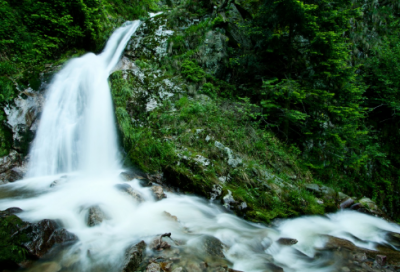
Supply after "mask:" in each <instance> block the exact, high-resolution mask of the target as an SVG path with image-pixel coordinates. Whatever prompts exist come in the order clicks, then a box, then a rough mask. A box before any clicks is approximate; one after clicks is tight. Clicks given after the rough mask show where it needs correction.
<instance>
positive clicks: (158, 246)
mask: <svg viewBox="0 0 400 272" xmlns="http://www.w3.org/2000/svg"><path fill="white" fill-rule="evenodd" d="M164 237H169V238H171V233H165V234H162V235H160V236H158V237H156V238H154V239H153V241H151V243H150V245H149V247H150V248H151V249H153V250H164V249H168V248H170V247H171V245H170V244H169V243H168V242H167V241H165V240H164V239H163V238H164ZM171 241H172V240H171Z"/></svg>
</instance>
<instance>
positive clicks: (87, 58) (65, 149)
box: [0, 21, 400, 272]
mask: <svg viewBox="0 0 400 272" xmlns="http://www.w3.org/2000/svg"><path fill="white" fill-rule="evenodd" d="M139 25H140V22H138V21H135V22H131V23H128V24H126V25H125V26H123V27H121V28H119V29H118V30H116V31H115V32H114V34H113V35H112V36H111V38H110V40H109V41H108V43H107V46H106V48H105V49H104V51H103V52H102V53H101V54H99V55H95V54H86V55H84V56H82V57H80V58H76V59H73V60H71V61H70V62H69V63H67V64H66V65H65V67H64V68H63V69H62V70H61V71H60V72H59V73H58V74H57V75H56V76H55V78H54V80H53V82H52V83H51V85H50V87H49V89H48V92H47V97H46V103H45V108H44V111H43V115H42V117H41V121H40V126H39V129H38V133H37V135H36V138H35V140H34V143H33V147H32V150H31V153H30V165H29V171H28V174H27V177H26V178H25V179H24V180H21V181H18V182H15V183H13V184H9V185H5V186H3V187H2V188H4V190H16V191H18V190H19V191H22V192H30V193H29V194H25V195H20V196H18V197H14V198H9V199H3V200H1V201H0V209H6V208H8V207H12V206H14V207H20V208H22V209H23V210H24V212H23V213H22V214H21V217H22V218H23V219H25V220H28V221H38V220H41V219H44V218H46V219H55V220H59V221H60V222H62V224H63V226H64V227H65V228H66V229H67V230H68V231H70V232H72V233H74V234H76V235H77V236H78V237H79V242H77V243H76V244H75V245H74V246H72V248H70V249H69V250H68V251H67V252H64V258H71V256H73V255H74V254H75V255H76V254H78V255H79V258H80V269H81V270H82V271H88V270H90V269H91V267H98V266H97V265H100V266H103V267H108V268H107V269H106V271H112V270H113V269H115V270H118V269H119V268H120V264H121V263H122V259H123V256H124V250H125V249H126V248H127V247H128V246H130V245H132V244H134V243H135V242H138V241H140V240H145V241H146V242H150V241H151V240H152V239H153V238H154V237H155V235H159V234H161V233H166V232H171V233H172V237H173V238H174V239H176V240H180V241H183V243H184V244H185V245H186V247H188V248H194V249H195V248H196V247H198V246H197V245H198V243H199V236H200V235H211V236H214V237H216V238H218V239H220V240H221V241H222V242H223V244H224V245H226V247H225V249H224V250H225V255H226V257H227V259H228V260H229V261H230V262H231V263H232V268H234V269H237V270H242V271H247V272H251V271H255V272H256V271H260V272H261V271H267V270H266V263H269V262H275V263H276V264H277V265H280V266H282V267H284V269H285V271H331V270H332V269H333V266H332V265H331V266H326V259H327V258H328V259H329V258H332V256H328V257H326V258H325V259H324V258H319V259H316V260H312V261H311V262H310V259H312V258H313V257H314V254H315V252H316V248H321V247H323V245H324V243H325V242H326V238H325V237H324V235H332V236H337V237H342V238H345V239H348V240H350V241H352V242H354V243H355V244H356V245H358V246H361V247H365V248H369V249H373V248H374V247H375V245H376V244H377V243H386V240H385V234H386V232H387V231H392V232H400V228H399V227H398V226H397V225H395V224H390V223H388V222H386V221H384V220H382V219H378V218H374V217H371V216H367V215H364V214H360V213H356V212H351V211H342V212H339V213H336V214H331V215H328V216H327V217H317V216H312V217H301V218H297V219H290V220H285V221H282V222H281V223H280V225H279V226H277V227H275V228H268V227H266V226H264V225H261V224H254V223H250V222H247V221H245V220H243V219H240V218H238V217H236V216H234V215H232V214H228V213H226V212H225V211H224V210H223V209H222V208H221V207H220V206H219V205H214V204H212V203H210V202H208V201H206V200H204V199H201V198H198V197H194V196H186V195H178V194H173V193H166V194H167V198H166V199H163V200H161V201H156V200H155V199H154V197H153V196H152V194H151V192H150V189H149V188H145V187H142V186H140V184H139V181H138V180H133V181H131V182H129V184H130V185H131V186H132V187H133V188H134V189H135V190H136V191H138V192H140V193H141V194H142V196H143V198H144V199H145V201H144V202H143V203H138V202H136V201H134V200H133V199H132V197H131V196H129V195H128V194H126V193H124V192H121V191H119V190H117V189H116V188H115V185H116V184H119V183H122V181H121V179H120V177H119V174H120V172H121V165H120V157H119V153H118V146H117V134H116V124H115V120H114V115H113V106H112V99H111V95H110V90H109V85H108V82H107V79H108V76H109V75H110V73H111V72H112V71H113V69H114V67H115V66H116V65H117V63H118V61H119V59H120V56H121V54H122V52H123V50H124V48H125V46H126V44H127V42H128V40H129V38H130V36H131V35H132V34H133V33H134V32H135V31H136V29H137V28H138V27H139ZM64 175H67V177H63V176H64ZM54 180H60V182H59V184H57V186H54V187H50V184H51V183H52V182H53V181H54ZM93 205H98V206H99V207H100V208H101V209H102V210H103V211H104V212H105V214H106V220H104V222H103V223H101V224H100V225H98V226H95V227H88V226H87V224H86V221H87V219H86V216H87V207H89V206H93ZM165 212H168V213H170V214H172V215H174V216H177V218H178V221H177V222H176V221H174V220H171V219H170V218H168V216H166V215H165ZM281 237H290V238H294V239H297V240H298V243H297V244H295V245H292V246H290V247H287V246H286V247H285V246H281V245H279V244H277V243H276V241H277V240H278V239H279V238H281ZM88 252H90V254H88ZM304 256H307V258H308V259H307V258H305V257H304ZM110 267H112V268H110Z"/></svg>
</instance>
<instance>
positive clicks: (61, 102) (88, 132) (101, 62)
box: [27, 21, 140, 177]
mask: <svg viewBox="0 0 400 272" xmlns="http://www.w3.org/2000/svg"><path fill="white" fill-rule="evenodd" d="M139 25H140V21H135V22H132V23H128V24H126V25H125V26H123V27H121V28H119V29H118V30H117V31H115V32H114V34H113V35H112V36H111V38H110V39H109V41H108V43H107V45H106V47H105V49H104V51H103V52H102V53H101V54H99V55H95V54H92V53H89V54H86V55H84V56H82V57H80V58H76V59H73V60H71V61H69V62H68V63H67V64H66V66H65V67H64V68H63V69H62V70H61V71H60V72H59V73H58V74H57V75H56V76H55V78H54V80H53V81H52V83H51V85H50V87H49V89H48V91H47V98H46V104H45V107H44V110H43V114H42V117H41V120H40V126H39V129H38V132H37V135H36V138H35V140H34V143H33V147H32V150H31V152H30V164H29V170H28V174H27V176H28V177H39V176H48V175H56V174H60V173H71V172H86V173H87V174H90V175H104V174H107V173H112V172H113V171H115V169H116V168H118V167H119V156H118V148H117V136H116V131H115V120H114V114H113V108H112V100H111V94H110V89H109V86H108V81H107V79H108V76H109V75H110V73H111V71H112V69H113V68H114V67H115V66H116V65H117V63H118V61H119V59H120V56H121V54H122V52H123V50H124V49H125V46H126V43H127V42H128V41H129V39H130V37H131V36H132V34H133V33H134V32H135V31H136V29H137V28H138V27H139Z"/></svg>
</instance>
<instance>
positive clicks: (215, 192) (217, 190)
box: [210, 184, 222, 200]
mask: <svg viewBox="0 0 400 272" xmlns="http://www.w3.org/2000/svg"><path fill="white" fill-rule="evenodd" d="M221 194H222V186H221V185H218V184H214V185H213V187H212V189H211V192H210V200H215V199H216V198H217V197H219V196H220V195H221Z"/></svg>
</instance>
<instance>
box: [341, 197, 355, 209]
mask: <svg viewBox="0 0 400 272" xmlns="http://www.w3.org/2000/svg"><path fill="white" fill-rule="evenodd" d="M353 204H354V200H353V199H352V198H348V199H346V200H345V201H343V202H342V203H340V208H341V209H346V208H349V207H350V206H351V205H353Z"/></svg>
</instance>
